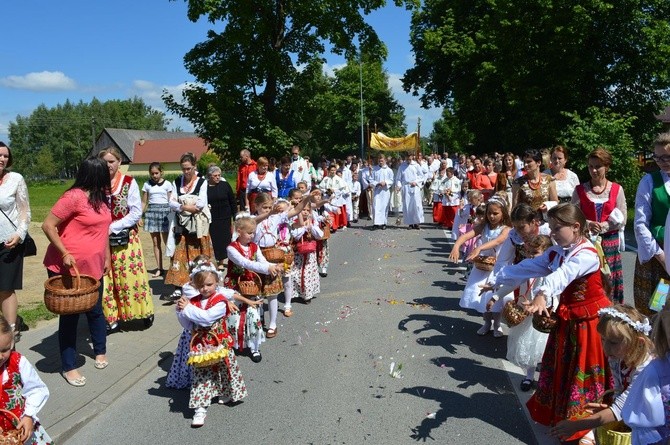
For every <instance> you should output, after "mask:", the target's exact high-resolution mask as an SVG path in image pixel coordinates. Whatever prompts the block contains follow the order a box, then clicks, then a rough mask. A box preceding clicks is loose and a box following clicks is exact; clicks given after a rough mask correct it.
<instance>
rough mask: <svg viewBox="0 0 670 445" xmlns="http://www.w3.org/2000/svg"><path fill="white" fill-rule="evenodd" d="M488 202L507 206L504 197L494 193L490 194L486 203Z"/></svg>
mask: <svg viewBox="0 0 670 445" xmlns="http://www.w3.org/2000/svg"><path fill="white" fill-rule="evenodd" d="M488 203H494V204H498V205H500V206H502V207H507V202H505V198H503V197H501V196H496V195H493V196H491V197H490V198H489V199H488V201H487V204H488Z"/></svg>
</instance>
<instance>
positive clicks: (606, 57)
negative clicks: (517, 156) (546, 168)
mask: <svg viewBox="0 0 670 445" xmlns="http://www.w3.org/2000/svg"><path fill="white" fill-rule="evenodd" d="M669 14H670V2H668V1H667V0H623V1H616V2H614V1H613V0H527V1H523V2H519V1H516V0H500V1H496V2H491V1H489V0H471V1H467V2H463V1H460V0H427V1H426V2H425V4H424V6H423V8H422V9H421V10H420V11H417V12H415V13H414V15H413V18H412V27H411V43H412V47H413V49H414V52H415V55H416V64H415V66H414V67H413V68H411V69H409V70H408V71H407V72H406V73H405V76H404V78H403V82H404V86H405V88H406V89H407V90H408V91H409V90H412V91H413V92H414V93H415V94H419V93H420V92H421V90H422V89H423V92H421V93H420V94H421V100H422V101H423V103H424V105H429V104H433V105H444V106H449V107H450V108H451V109H453V111H454V114H455V116H456V117H457V118H458V119H459V121H460V122H461V123H463V124H464V125H465V126H466V127H467V129H468V130H469V131H470V132H472V133H473V134H474V135H475V142H476V144H477V145H479V146H480V147H486V148H488V149H500V148H512V149H517V150H518V149H519V148H523V147H527V146H529V145H548V144H550V143H552V142H554V141H555V139H556V137H557V136H558V134H559V133H560V131H561V129H562V128H564V127H565V126H566V125H568V124H569V123H570V122H569V119H568V117H567V115H565V114H563V112H578V113H584V112H585V111H586V110H587V109H588V108H589V107H591V106H598V107H600V108H609V109H611V110H613V111H614V112H617V113H620V114H622V115H632V116H636V117H637V119H636V121H635V128H633V129H632V130H631V131H632V133H633V134H634V135H636V136H637V137H640V136H641V135H643V134H645V133H646V132H648V131H649V130H650V129H651V128H652V127H653V125H654V124H655V122H654V117H653V115H654V113H656V112H658V110H659V108H660V105H661V103H662V101H663V100H664V98H666V97H667V91H668V87H669V86H670V65H668V63H667V60H668V59H669V58H670V23H669V22H668V19H667V17H668V16H669Z"/></svg>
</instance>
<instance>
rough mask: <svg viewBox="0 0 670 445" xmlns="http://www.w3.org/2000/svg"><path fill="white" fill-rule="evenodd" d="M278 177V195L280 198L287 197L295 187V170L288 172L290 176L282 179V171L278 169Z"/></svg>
mask: <svg viewBox="0 0 670 445" xmlns="http://www.w3.org/2000/svg"><path fill="white" fill-rule="evenodd" d="M276 175H277V177H276V179H277V190H278V192H277V195H278V196H279V197H280V198H287V197H288V192H290V191H291V189H292V188H293V187H295V182H293V170H291V171H289V172H288V176H286V178H284V179H281V171H280V170H279V169H277V173H276Z"/></svg>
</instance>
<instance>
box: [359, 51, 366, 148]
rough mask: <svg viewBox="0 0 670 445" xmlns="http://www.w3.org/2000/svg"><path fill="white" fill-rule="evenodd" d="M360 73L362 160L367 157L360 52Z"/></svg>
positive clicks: (360, 55)
mask: <svg viewBox="0 0 670 445" xmlns="http://www.w3.org/2000/svg"><path fill="white" fill-rule="evenodd" d="M358 73H359V79H360V86H361V160H362V159H364V158H365V134H364V129H363V126H364V123H363V56H362V54H359V56H358Z"/></svg>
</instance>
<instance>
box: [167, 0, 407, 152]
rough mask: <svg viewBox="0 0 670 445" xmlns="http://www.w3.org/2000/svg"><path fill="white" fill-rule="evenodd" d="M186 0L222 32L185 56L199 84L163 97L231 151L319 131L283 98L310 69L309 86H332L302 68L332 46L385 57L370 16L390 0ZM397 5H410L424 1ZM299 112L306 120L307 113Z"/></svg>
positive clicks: (193, 14) (401, 0) (193, 12)
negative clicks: (367, 18)
mask: <svg viewBox="0 0 670 445" xmlns="http://www.w3.org/2000/svg"><path fill="white" fill-rule="evenodd" d="M186 1H187V3H188V17H189V19H190V20H192V21H196V20H198V19H200V18H201V17H206V18H207V20H209V21H210V22H211V23H212V24H213V25H215V26H216V27H217V28H219V29H220V30H210V31H209V32H208V34H207V40H205V41H204V42H201V43H199V44H197V45H196V46H195V47H194V48H193V49H192V50H190V51H189V52H188V53H187V54H186V56H185V57H184V63H185V66H186V68H187V69H188V71H189V72H190V73H191V74H192V75H193V76H194V77H195V79H196V82H197V83H194V84H192V85H190V87H189V88H187V89H186V90H185V91H184V92H183V100H179V99H178V98H175V97H174V96H172V95H170V94H168V93H167V92H165V93H164V95H163V98H164V100H165V103H166V105H167V107H168V109H169V110H171V111H172V112H174V113H176V114H179V115H180V116H183V117H185V118H187V119H188V120H189V121H191V122H192V123H193V125H194V127H195V129H196V131H197V132H198V133H199V134H200V135H201V136H202V137H204V138H205V139H207V140H209V141H211V143H212V146H213V147H215V148H216V149H217V150H218V151H219V152H221V153H224V154H228V155H230V154H231V152H234V151H236V150H238V149H239V148H241V147H242V146H247V147H250V148H252V149H253V148H254V147H265V148H266V149H271V148H277V147H281V149H282V150H283V151H285V150H286V147H288V146H289V145H290V144H291V143H292V142H293V141H296V140H297V141H299V140H300V138H301V136H302V138H304V137H305V136H309V133H311V132H313V129H312V128H311V126H305V127H303V128H302V129H296V128H295V122H291V120H292V118H293V116H287V115H286V114H285V113H283V112H282V111H286V110H287V109H288V108H287V106H286V105H285V104H284V106H283V107H282V104H281V97H282V95H283V94H285V93H286V92H287V90H288V89H290V87H291V86H292V85H295V83H296V82H298V81H302V80H307V79H306V77H307V76H310V75H311V76H313V77H312V79H311V81H312V84H311V85H310V86H309V87H310V88H316V89H319V88H323V87H324V86H325V84H324V83H323V79H319V78H318V73H316V74H315V72H314V71H311V72H308V73H304V71H303V72H302V73H301V72H300V70H299V69H298V67H304V66H307V67H308V68H309V66H310V64H312V63H314V60H315V59H318V58H319V57H320V56H321V55H322V54H324V53H325V52H326V46H328V47H329V49H330V50H331V51H332V52H333V53H335V54H339V55H344V56H345V57H346V58H347V59H348V60H354V59H356V58H357V54H360V53H362V54H375V55H376V56H377V58H378V59H383V58H385V55H386V52H385V49H384V46H383V44H382V42H381V41H380V40H379V37H378V36H377V34H376V33H375V31H374V30H373V29H372V28H371V27H370V25H368V24H367V23H366V22H365V19H364V16H365V15H367V14H369V13H370V12H371V11H373V10H375V9H378V8H380V7H382V6H384V5H385V4H386V0H346V1H343V0H294V1H288V0H272V1H271V0H254V1H244V2H240V1H233V0H186ZM394 3H395V4H396V5H397V6H401V5H403V4H404V5H406V7H407V8H410V7H413V6H417V5H418V3H419V2H418V0H394ZM302 74H305V75H304V76H303V75H302ZM314 76H316V77H314ZM317 105H318V104H317V103H312V104H308V108H309V107H310V106H317ZM298 118H299V119H303V121H304V119H305V114H304V113H303V114H302V116H300V115H298Z"/></svg>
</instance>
